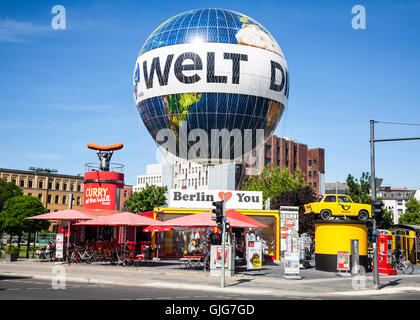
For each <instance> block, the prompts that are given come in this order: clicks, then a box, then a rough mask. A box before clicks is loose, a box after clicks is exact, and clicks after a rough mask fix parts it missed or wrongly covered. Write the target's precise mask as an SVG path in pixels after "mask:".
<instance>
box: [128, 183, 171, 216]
mask: <svg viewBox="0 0 420 320" xmlns="http://www.w3.org/2000/svg"><path fill="white" fill-rule="evenodd" d="M167 191H168V188H167V187H159V186H154V185H151V186H149V185H146V188H144V189H143V190H142V191H140V192H133V193H132V194H131V195H130V196H129V197H128V199H127V200H125V203H124V210H126V211H129V212H133V213H140V212H146V211H152V210H153V209H154V208H155V207H161V206H163V205H164V204H165V203H166V195H165V193H166V192H167Z"/></svg>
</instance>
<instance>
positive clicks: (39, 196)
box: [38, 193, 42, 201]
mask: <svg viewBox="0 0 420 320" xmlns="http://www.w3.org/2000/svg"><path fill="white" fill-rule="evenodd" d="M38 199H39V200H40V201H42V193H38Z"/></svg>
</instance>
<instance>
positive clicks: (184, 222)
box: [161, 211, 256, 228]
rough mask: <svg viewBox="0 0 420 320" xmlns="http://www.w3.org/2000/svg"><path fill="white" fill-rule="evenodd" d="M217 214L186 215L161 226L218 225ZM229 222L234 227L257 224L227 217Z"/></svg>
mask: <svg viewBox="0 0 420 320" xmlns="http://www.w3.org/2000/svg"><path fill="white" fill-rule="evenodd" d="M213 217H215V215H214V214H213V213H211V212H207V211H205V212H201V213H197V214H192V215H187V216H184V217H180V218H176V219H171V220H167V221H165V222H162V224H161V226H171V227H217V223H216V221H214V220H212V218H213ZM227 222H228V223H229V224H230V226H231V227H234V228H256V226H255V225H253V224H250V223H247V222H244V221H240V220H237V219H235V218H231V217H227Z"/></svg>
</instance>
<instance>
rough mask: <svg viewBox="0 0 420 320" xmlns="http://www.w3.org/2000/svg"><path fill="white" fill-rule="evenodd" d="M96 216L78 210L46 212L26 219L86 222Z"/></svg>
mask: <svg viewBox="0 0 420 320" xmlns="http://www.w3.org/2000/svg"><path fill="white" fill-rule="evenodd" d="M94 218H96V216H94V215H91V214H89V213H86V212H83V211H80V210H73V209H67V210H61V211H55V212H48V213H44V214H40V215H37V216H33V217H29V218H26V219H38V220H88V219H94Z"/></svg>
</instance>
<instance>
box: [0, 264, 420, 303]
mask: <svg viewBox="0 0 420 320" xmlns="http://www.w3.org/2000/svg"><path fill="white" fill-rule="evenodd" d="M60 268H64V269H60ZM64 270H65V274H66V281H77V282H82V283H103V284H111V285H125V286H137V287H155V288H172V289H180V290H182V289H186V290H201V291H213V292H214V291H218V292H222V291H223V292H226V293H227V292H230V293H242V294H255V295H273V296H279V297H280V296H302V297H311V298H317V297H320V298H321V297H331V296H337V297H338V296H339V297H341V298H342V297H343V296H352V297H354V296H360V297H363V295H371V294H391V293H392V292H394V291H395V290H397V291H398V290H399V289H398V288H400V289H401V290H406V291H407V290H408V289H406V288H410V289H409V290H408V291H411V292H418V291H420V274H419V273H420V272H419V270H418V269H416V274H414V275H396V276H381V285H382V286H384V287H385V288H384V289H386V290H384V289H381V290H379V291H373V290H372V288H373V283H372V275H371V274H368V275H367V276H366V278H365V279H362V278H353V277H349V278H345V277H339V276H337V275H336V274H335V273H326V272H321V271H317V270H314V268H312V269H306V270H302V272H301V276H303V278H302V279H301V280H287V279H284V278H282V277H281V276H280V275H281V274H282V270H283V267H282V266H279V265H275V264H273V265H271V266H266V268H265V270H264V272H265V273H266V275H259V276H250V275H245V274H237V275H235V276H234V277H226V287H225V288H221V287H220V278H218V277H210V275H209V272H203V271H193V270H181V269H179V268H178V267H177V265H176V264H175V263H173V262H172V263H171V262H164V261H161V262H160V261H159V262H156V263H155V262H154V263H149V264H144V265H142V266H139V267H123V266H114V265H102V264H89V265H86V264H78V265H76V264H72V265H67V264H63V263H54V262H38V261H34V260H19V261H16V262H11V263H10V262H6V261H4V260H0V281H1V278H2V276H3V277H5V276H18V277H29V278H38V279H52V278H53V277H54V276H55V275H56V274H57V271H64ZM363 280H365V289H363V282H364V281H363ZM381 291H382V293H381Z"/></svg>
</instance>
